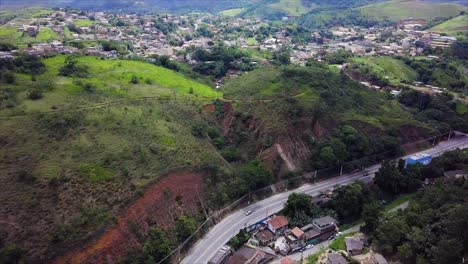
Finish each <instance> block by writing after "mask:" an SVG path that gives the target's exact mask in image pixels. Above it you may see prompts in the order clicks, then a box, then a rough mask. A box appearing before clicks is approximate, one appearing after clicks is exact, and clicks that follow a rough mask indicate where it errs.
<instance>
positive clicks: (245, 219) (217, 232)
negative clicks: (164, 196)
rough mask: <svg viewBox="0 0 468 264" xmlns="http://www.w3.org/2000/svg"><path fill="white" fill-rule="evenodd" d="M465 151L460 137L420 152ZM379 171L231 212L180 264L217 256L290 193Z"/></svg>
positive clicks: (201, 262)
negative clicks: (220, 249)
mask: <svg viewBox="0 0 468 264" xmlns="http://www.w3.org/2000/svg"><path fill="white" fill-rule="evenodd" d="M467 147H468V137H467V136H461V137H456V138H453V139H451V140H450V141H444V142H441V143H440V144H438V145H436V146H434V147H433V148H431V149H428V150H426V151H423V152H424V153H428V154H431V155H432V156H438V155H440V154H442V153H444V152H446V151H449V150H453V149H456V148H462V149H463V148H467ZM379 168H380V164H378V165H374V166H371V167H369V168H367V169H365V170H363V171H361V172H358V173H353V174H344V175H342V176H339V177H335V178H331V179H328V180H324V181H321V182H318V183H315V184H305V185H303V186H301V187H299V188H297V189H294V190H291V191H288V192H283V193H280V194H276V195H274V196H271V197H269V198H266V199H264V200H261V201H258V202H256V203H254V204H252V205H250V206H248V207H246V208H244V209H241V210H238V211H236V212H233V213H231V214H230V215H228V216H227V217H225V218H224V219H223V220H222V221H221V222H219V223H218V224H217V225H215V226H214V227H213V228H211V230H210V231H209V232H208V233H207V234H206V235H205V236H204V237H203V238H201V239H200V240H199V241H198V242H197V243H196V244H195V245H194V246H193V247H192V249H191V250H190V251H189V253H188V255H187V256H186V257H185V259H183V260H182V263H183V264H206V263H207V262H208V261H209V260H210V259H211V258H212V257H213V256H214V255H215V254H216V252H217V251H218V249H219V248H221V247H222V246H223V245H224V244H226V243H227V242H228V241H229V239H230V238H231V237H233V236H234V235H235V234H237V232H239V230H240V229H242V228H244V227H246V226H248V225H251V224H254V223H256V222H258V221H260V220H261V219H263V218H265V217H266V216H268V215H271V214H274V213H276V212H278V211H280V210H281V209H282V208H283V206H284V203H285V202H286V201H287V199H288V196H289V195H290V194H291V193H293V192H300V193H307V194H309V195H312V196H317V195H319V193H320V192H321V191H325V190H327V189H329V188H331V187H333V186H335V185H345V184H350V183H352V182H354V181H356V180H360V181H366V182H368V181H371V180H372V178H373V176H374V174H375V172H376V171H378V170H379ZM248 210H252V214H250V215H248V216H246V215H245V212H246V211H248Z"/></svg>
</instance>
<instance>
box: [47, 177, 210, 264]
mask: <svg viewBox="0 0 468 264" xmlns="http://www.w3.org/2000/svg"><path fill="white" fill-rule="evenodd" d="M202 175H203V174H202V173H201V172H191V171H183V172H177V173H171V174H169V175H167V176H166V177H164V178H163V179H162V180H160V181H159V182H158V183H157V184H154V185H153V186H151V187H149V188H148V189H147V190H146V192H145V193H144V194H143V195H142V196H141V197H139V198H136V199H135V200H134V201H133V202H131V203H130V204H129V205H128V206H127V207H126V208H125V209H123V210H122V212H121V213H120V214H119V216H118V217H117V223H116V224H115V225H112V226H110V227H109V228H107V229H106V230H105V231H104V232H103V233H102V234H101V235H99V236H97V237H96V238H95V239H93V240H91V241H90V242H88V243H86V244H85V245H84V246H82V247H78V248H76V249H74V250H71V251H69V252H67V253H66V254H64V255H63V256H60V257H58V258H56V259H55V260H54V263H115V262H118V261H119V260H120V259H121V258H122V257H124V256H125V255H126V253H127V252H128V250H129V249H132V248H135V247H139V242H138V239H137V237H136V235H135V234H134V232H132V226H135V225H136V226H138V228H139V229H140V230H141V231H143V232H144V231H146V230H148V228H149V226H150V225H157V226H160V227H163V228H167V227H170V226H173V225H174V223H175V221H176V219H177V218H178V217H179V216H180V215H181V214H197V213H198V211H199V208H200V205H199V201H200V199H199V198H200V196H201V191H202V186H203V181H202Z"/></svg>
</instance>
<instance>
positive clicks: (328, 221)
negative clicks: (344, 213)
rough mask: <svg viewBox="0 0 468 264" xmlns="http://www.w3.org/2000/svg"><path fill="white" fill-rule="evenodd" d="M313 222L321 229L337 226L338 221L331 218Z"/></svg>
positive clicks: (326, 217) (325, 217) (321, 218)
mask: <svg viewBox="0 0 468 264" xmlns="http://www.w3.org/2000/svg"><path fill="white" fill-rule="evenodd" d="M312 222H313V223H314V224H315V225H316V226H317V227H319V228H323V227H326V226H329V225H336V224H337V221H336V220H335V219H334V218H333V217H330V216H324V217H320V218H316V219H314V220H313V221H312Z"/></svg>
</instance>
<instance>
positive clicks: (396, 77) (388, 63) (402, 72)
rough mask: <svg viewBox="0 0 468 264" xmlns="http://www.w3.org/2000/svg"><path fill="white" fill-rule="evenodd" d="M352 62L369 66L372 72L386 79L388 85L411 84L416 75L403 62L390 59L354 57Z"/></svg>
mask: <svg viewBox="0 0 468 264" xmlns="http://www.w3.org/2000/svg"><path fill="white" fill-rule="evenodd" d="M353 61H354V62H358V63H363V64H366V65H369V66H370V67H371V69H372V71H373V72H374V73H376V74H378V75H380V76H382V77H384V78H385V77H388V78H387V79H388V80H389V82H390V84H392V85H398V84H399V83H401V82H402V81H405V82H409V83H412V82H414V81H415V80H416V77H417V73H416V72H415V71H414V70H413V69H411V67H409V66H407V65H406V64H405V63H404V62H403V61H400V60H398V59H394V58H392V57H356V58H353Z"/></svg>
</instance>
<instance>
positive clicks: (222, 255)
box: [208, 246, 232, 264]
mask: <svg viewBox="0 0 468 264" xmlns="http://www.w3.org/2000/svg"><path fill="white" fill-rule="evenodd" d="M231 253H232V252H231V248H230V247H228V246H223V247H222V248H220V249H219V250H218V252H216V255H214V257H213V258H211V259H210V261H208V264H224V263H225V262H226V261H227V259H228V257H229V256H230V255H231Z"/></svg>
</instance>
